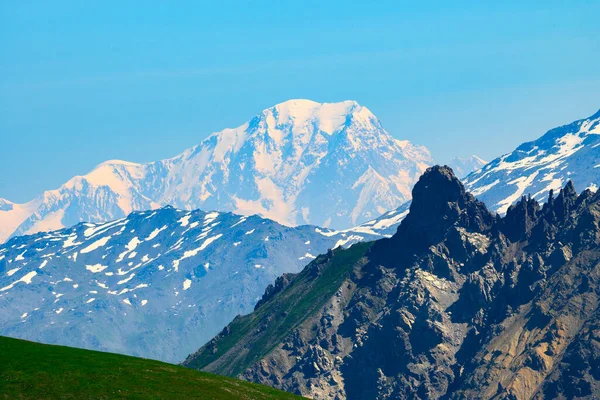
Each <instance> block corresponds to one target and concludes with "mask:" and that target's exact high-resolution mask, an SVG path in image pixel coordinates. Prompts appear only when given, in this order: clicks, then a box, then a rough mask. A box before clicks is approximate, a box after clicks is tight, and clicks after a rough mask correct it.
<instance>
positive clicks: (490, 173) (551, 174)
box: [465, 111, 600, 214]
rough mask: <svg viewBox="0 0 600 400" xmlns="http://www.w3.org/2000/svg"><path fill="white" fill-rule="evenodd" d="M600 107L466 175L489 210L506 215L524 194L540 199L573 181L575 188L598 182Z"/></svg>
mask: <svg viewBox="0 0 600 400" xmlns="http://www.w3.org/2000/svg"><path fill="white" fill-rule="evenodd" d="M599 146H600V111H598V112H597V113H596V114H594V115H592V116H591V117H589V118H585V119H581V120H578V121H575V122H572V123H570V124H568V125H564V126H560V127H558V128H554V129H551V130H549V131H548V132H546V134H544V135H543V136H542V137H540V138H539V139H537V140H534V141H532V142H527V143H523V144H522V145H520V146H519V147H517V148H516V149H515V150H514V151H513V152H511V153H508V154H505V155H503V156H501V157H498V158H496V159H495V160H493V161H491V162H490V163H489V164H487V165H486V166H485V167H483V168H482V169H479V170H477V171H474V172H472V173H471V174H469V175H468V176H467V177H466V178H465V186H466V187H467V189H468V190H470V191H471V192H472V193H473V194H474V195H475V196H476V197H477V198H479V199H480V200H482V201H483V202H484V203H485V204H487V205H488V206H489V207H490V209H491V210H494V211H497V212H499V213H501V214H504V213H505V212H506V210H507V209H508V207H509V206H510V205H511V204H513V203H515V202H516V201H518V200H519V199H520V198H521V196H523V195H531V196H532V197H533V198H534V199H537V200H541V199H545V198H546V197H547V196H548V193H549V192H550V190H558V189H560V188H561V187H562V186H564V185H565V184H566V183H567V181H569V180H571V181H572V182H573V184H574V185H575V188H576V189H577V190H579V191H582V190H584V189H587V188H590V189H591V190H594V191H595V190H596V189H597V185H598V184H600V168H599V167H600V147H599Z"/></svg>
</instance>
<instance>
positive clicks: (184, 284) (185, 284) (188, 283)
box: [183, 279, 192, 290]
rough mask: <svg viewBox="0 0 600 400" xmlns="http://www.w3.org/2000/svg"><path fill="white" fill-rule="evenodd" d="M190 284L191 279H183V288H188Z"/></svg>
mask: <svg viewBox="0 0 600 400" xmlns="http://www.w3.org/2000/svg"><path fill="white" fill-rule="evenodd" d="M191 286H192V281H191V280H189V279H186V280H185V281H183V290H188V289H189V288H190V287H191Z"/></svg>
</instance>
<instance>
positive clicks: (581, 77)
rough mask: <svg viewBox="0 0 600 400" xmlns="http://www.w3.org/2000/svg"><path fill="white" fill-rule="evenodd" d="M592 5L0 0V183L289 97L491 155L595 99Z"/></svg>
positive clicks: (78, 165) (182, 139) (145, 154)
mask: <svg viewBox="0 0 600 400" xmlns="http://www.w3.org/2000/svg"><path fill="white" fill-rule="evenodd" d="M373 3H375V4H373ZM523 3H527V4H523ZM599 17H600V1H598V0H593V1H578V0H570V1H554V0H546V1H511V0H507V1H501V2H500V1H495V2H492V1H468V2H467V1H447V0H444V1H410V2H407V1H398V0H396V1H376V2H367V1H360V2H354V1H349V0H346V1H335V0H328V1H323V0H320V1H312V0H302V1H285V2H283V1H276V0H270V1H244V2H242V1H228V0H220V1H210V2H208V1H152V0H145V1H133V0H130V1H110V0H103V1H92V0H90V1H60V0H55V1H33V0H32V1H18V0H1V1H0V197H4V198H7V199H9V200H12V201H26V200H29V199H31V198H32V197H34V196H35V195H37V194H39V193H40V192H41V191H43V190H46V189H54V188H56V187H58V186H60V184H62V183H63V182H65V181H66V180H68V179H69V178H70V177H72V176H74V175H77V174H84V173H86V172H89V171H90V170H91V169H92V168H93V167H94V166H95V165H97V164H99V163H100V162H102V161H104V160H107V159H125V160H128V161H136V162H144V161H153V160H158V159H161V158H167V157H171V156H174V155H176V154H178V153H180V152H181V151H183V150H184V149H185V148H188V147H191V146H193V145H195V144H196V143H198V142H199V141H200V140H202V139H203V138H204V137H206V136H207V135H208V134H210V133H211V132H214V131H218V130H221V129H223V128H226V127H235V126H238V125H241V124H242V123H244V122H245V121H246V120H248V119H250V118H251V117H253V116H254V115H255V114H257V113H259V112H260V111H261V110H263V109H264V108H267V107H270V106H272V105H274V104H277V103H279V102H282V101H285V100H287V99H290V98H308V99H312V100H316V101H322V102H323V101H341V100H345V99H353V100H357V101H358V102H359V103H361V104H362V105H364V106H367V107H368V108H370V109H371V110H372V111H373V112H374V113H375V115H377V116H378V117H379V118H380V119H381V121H382V123H383V125H384V127H386V129H387V130H388V131H389V132H390V133H391V134H392V135H394V136H396V137H398V138H401V139H409V140H411V141H412V142H414V143H417V144H423V145H425V146H427V147H428V148H429V149H430V150H431V152H432V154H433V156H434V158H435V159H436V160H437V161H438V162H445V161H448V160H449V159H450V158H452V157H453V156H455V155H458V156H467V155H470V154H477V155H479V156H481V157H483V158H486V159H492V158H494V157H495V156H498V155H500V154H501V153H505V152H508V151H510V150H512V149H513V148H514V147H516V146H517V145H518V144H520V143H521V142H524V141H527V140H532V139H534V138H536V137H538V136H540V135H541V134H543V133H544V132H545V131H546V130H547V129H549V128H552V127H554V126H557V125H560V124H564V123H568V122H571V121H572V120H575V119H579V118H584V117H587V116H589V115H591V114H593V113H594V112H596V111H597V110H598V109H599V108H600V96H599V95H598V94H599V93H600V23H599V21H600V19H599Z"/></svg>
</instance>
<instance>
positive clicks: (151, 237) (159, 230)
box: [144, 225, 167, 242]
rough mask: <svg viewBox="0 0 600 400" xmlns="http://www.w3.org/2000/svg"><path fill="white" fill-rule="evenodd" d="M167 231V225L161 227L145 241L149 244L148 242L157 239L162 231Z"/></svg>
mask: <svg viewBox="0 0 600 400" xmlns="http://www.w3.org/2000/svg"><path fill="white" fill-rule="evenodd" d="M165 229H167V225H165V226H163V227H160V228H156V229H155V230H153V231H152V232H151V233H150V234H149V235H148V237H147V238H146V239H144V241H146V242H148V241H150V240H152V239H154V238H156V237H157V236H158V234H159V233H161V232H162V231H164V230H165Z"/></svg>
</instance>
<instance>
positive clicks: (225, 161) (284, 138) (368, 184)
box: [0, 100, 433, 242]
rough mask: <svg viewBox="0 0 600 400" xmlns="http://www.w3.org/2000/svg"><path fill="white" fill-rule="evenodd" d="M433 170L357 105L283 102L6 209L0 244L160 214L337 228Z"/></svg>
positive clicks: (0, 218) (400, 198) (402, 196)
mask: <svg viewBox="0 0 600 400" xmlns="http://www.w3.org/2000/svg"><path fill="white" fill-rule="evenodd" d="M432 163H433V161H432V159H431V156H430V154H429V151H428V150H427V149H426V148H425V147H422V146H415V145H412V144H411V143H410V142H408V141H401V140H398V139H395V138H393V137H392V136H391V135H390V134H389V133H388V132H387V131H386V130H385V129H384V128H383V127H382V125H381V123H380V121H379V120H378V119H377V117H375V115H373V113H371V111H369V109H367V108H366V107H363V106H361V105H360V104H358V103H357V102H355V101H344V102H340V103H317V102H314V101H310V100H290V101H286V102H284V103H281V104H278V105H276V106H274V107H271V108H268V109H266V110H264V111H263V112H261V113H260V114H258V115H257V116H255V117H254V118H252V119H251V120H250V121H248V122H246V123H245V124H243V125H241V126H239V127H237V128H234V129H225V130H223V131H220V132H217V133H214V134H212V135H211V136H209V137H208V138H206V139H205V140H203V141H202V142H201V143H200V144H198V145H197V146H195V147H192V148H190V149H187V150H185V151H184V152H183V153H181V154H180V155H178V156H176V157H174V158H171V159H166V160H161V161H157V162H152V163H148V164H136V163H130V162H125V161H107V162H104V163H102V164H100V165H99V166H98V167H96V168H95V169H94V170H93V171H92V172H90V173H89V174H87V175H84V176H77V177H74V178H72V179H71V180H69V181H68V182H67V183H65V184H64V185H63V186H61V187H60V188H58V189H56V190H51V191H47V192H44V193H43V194H41V195H40V196H38V197H37V198H35V199H34V200H32V201H30V202H28V203H26V204H13V203H10V202H8V201H4V202H3V203H2V204H0V227H1V228H0V242H2V241H4V240H6V239H7V238H8V237H10V236H14V235H21V234H25V233H34V232H39V231H48V230H53V229H60V228H62V227H67V226H72V225H74V224H76V223H78V222H81V221H86V222H102V221H108V220H112V219H116V218H120V217H123V216H125V215H127V214H128V213H130V212H131V211H134V210H147V209H156V208H158V207H161V206H164V205H172V206H174V207H178V208H182V209H196V208H202V209H214V210H221V211H234V212H237V213H241V214H246V215H249V214H259V215H261V216H263V217H268V218H271V219H273V220H275V221H278V222H280V223H282V224H285V225H299V224H308V223H310V224H315V225H320V226H324V227H329V226H331V227H334V228H342V229H343V228H348V227H350V226H356V225H358V224H360V223H363V222H365V221H368V220H370V219H373V218H375V217H377V216H379V215H380V214H382V213H384V212H386V211H388V210H392V209H394V208H396V207H398V206H399V205H400V204H402V203H403V202H405V201H406V200H408V199H409V198H410V190H411V188H412V185H413V184H414V183H415V181H416V180H417V178H418V177H419V176H420V175H421V173H422V172H423V171H424V170H425V169H426V168H427V167H428V166H430V165H431V164H432Z"/></svg>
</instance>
